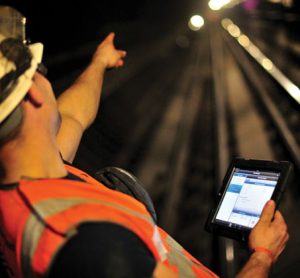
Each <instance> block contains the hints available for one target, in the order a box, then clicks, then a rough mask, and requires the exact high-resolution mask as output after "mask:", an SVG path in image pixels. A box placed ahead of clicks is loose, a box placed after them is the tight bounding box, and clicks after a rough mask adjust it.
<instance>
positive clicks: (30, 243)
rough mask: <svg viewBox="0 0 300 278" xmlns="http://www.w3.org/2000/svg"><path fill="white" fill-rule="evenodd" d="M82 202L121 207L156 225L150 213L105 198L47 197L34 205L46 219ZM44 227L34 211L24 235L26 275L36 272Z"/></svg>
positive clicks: (23, 266) (22, 256) (24, 271)
mask: <svg viewBox="0 0 300 278" xmlns="http://www.w3.org/2000/svg"><path fill="white" fill-rule="evenodd" d="M81 204H100V205H105V206H110V207H113V208H117V209H120V210H121V211H124V212H126V213H128V214H131V215H133V216H136V217H138V218H141V219H143V220H145V221H147V222H148V223H149V224H150V225H152V226H154V225H155V224H154V222H153V219H152V217H151V216H150V215H149V216H147V215H144V214H142V213H139V212H136V211H134V210H132V209H129V208H127V207H124V206H122V205H118V204H115V203H111V202H107V201H103V200H91V199H83V198H72V199H47V200H43V201H41V202H39V203H36V204H35V205H34V206H33V207H34V209H35V211H36V212H37V213H38V215H39V216H41V217H42V218H43V219H46V218H48V217H49V216H51V215H54V214H57V213H60V212H63V211H64V210H67V209H70V208H72V207H74V206H77V205H81ZM89 220H95V219H94V218H85V219H83V220H82V222H84V221H89ZM44 229H45V223H43V222H41V221H40V220H39V219H37V217H36V215H35V214H33V213H32V214H31V215H30V217H29V218H28V220H27V222H26V225H25V228H24V233H23V237H22V250H21V254H22V255H21V264H22V271H23V273H25V277H34V274H33V273H32V267H31V263H32V259H33V256H34V253H35V250H36V248H37V245H38V242H39V239H40V237H41V235H42V234H43V231H44Z"/></svg>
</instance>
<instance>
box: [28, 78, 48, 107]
mask: <svg viewBox="0 0 300 278" xmlns="http://www.w3.org/2000/svg"><path fill="white" fill-rule="evenodd" d="M24 100H25V101H29V102H30V103H31V104H32V105H34V106H35V107H41V106H42V105H43V102H44V99H43V94H42V93H41V92H40V91H39V88H38V87H37V86H36V85H35V84H34V83H33V84H32V86H31V88H30V89H29V91H28V93H27V95H26V97H25V99H24Z"/></svg>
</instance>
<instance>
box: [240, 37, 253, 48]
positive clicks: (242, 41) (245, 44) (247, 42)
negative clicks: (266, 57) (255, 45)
mask: <svg viewBox="0 0 300 278" xmlns="http://www.w3.org/2000/svg"><path fill="white" fill-rule="evenodd" d="M238 42H239V44H240V45H241V46H243V47H248V46H249V45H250V40H249V38H248V37H247V36H246V35H241V36H239V38H238Z"/></svg>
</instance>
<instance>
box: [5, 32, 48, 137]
mask: <svg viewBox="0 0 300 278" xmlns="http://www.w3.org/2000/svg"><path fill="white" fill-rule="evenodd" d="M42 53H43V45H42V44H40V43H37V44H33V45H29V46H26V45H25V44H24V43H23V42H22V41H21V40H20V39H16V38H8V37H5V36H3V35H2V34H0V142H1V141H3V140H5V139H6V138H7V137H9V136H10V135H11V134H12V133H13V132H14V131H15V130H16V129H17V127H18V126H19V125H20V123H21V122H22V109H21V107H20V103H21V102H22V100H23V99H24V97H25V96H26V94H27V93H28V91H29V89H30V87H31V86H32V79H33V76H34V74H35V72H36V70H37V68H38V65H39V64H40V62H41V59H42Z"/></svg>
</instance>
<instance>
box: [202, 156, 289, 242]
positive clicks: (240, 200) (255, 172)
mask: <svg viewBox="0 0 300 278" xmlns="http://www.w3.org/2000/svg"><path fill="white" fill-rule="evenodd" d="M292 169H293V166H292V164H291V163H290V162H288V161H267V160H253V159H241V158H238V159H234V160H233V161H232V163H231V164H230V166H229V168H228V170H227V173H226V175H225V178H224V180H223V186H222V188H221V190H220V192H219V193H218V196H217V197H218V198H217V202H216V206H215V207H214V208H213V209H212V210H211V212H210V214H209V216H208V219H207V222H206V225H205V228H206V230H207V231H209V232H212V233H215V234H218V235H221V236H225V237H229V238H232V239H236V240H240V241H246V240H247V239H248V235H249V233H250V231H251V229H252V228H253V227H254V226H255V224H256V223H257V222H258V220H259V218H260V215H261V212H262V209H263V207H264V205H265V203H266V202H267V201H268V200H270V199H273V200H275V202H276V205H277V206H278V204H279V202H280V199H281V196H282V193H283V192H284V189H285V187H286V185H287V183H288V180H289V178H290V176H291V173H292Z"/></svg>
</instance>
